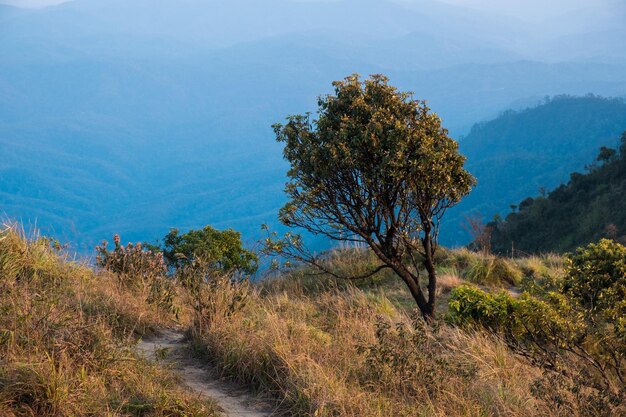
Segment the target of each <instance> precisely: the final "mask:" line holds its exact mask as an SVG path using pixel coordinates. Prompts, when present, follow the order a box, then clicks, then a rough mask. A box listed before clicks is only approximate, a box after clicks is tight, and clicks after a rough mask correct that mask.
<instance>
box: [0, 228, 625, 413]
mask: <svg viewBox="0 0 626 417" xmlns="http://www.w3.org/2000/svg"><path fill="white" fill-rule="evenodd" d="M50 243H51V241H50V240H48V239H41V238H34V239H30V240H29V239H26V238H25V237H24V236H23V235H21V234H20V233H19V232H18V231H17V229H16V228H15V227H4V228H3V229H2V230H1V231H0V290H1V291H0V311H2V312H3V314H2V315H0V325H1V329H2V330H1V331H0V415H2V416H15V417H22V416H24V417H27V416H33V415H36V416H59V417H61V416H82V415H112V416H137V417H139V416H144V417H165V416H174V417H183V416H185V417H187V416H189V417H200V416H202V417H208V416H217V415H222V414H220V412H219V410H216V409H215V405H214V403H213V402H210V401H209V402H207V401H202V400H201V399H200V394H201V393H202V392H203V388H207V387H208V385H207V384H208V382H207V381H216V383H217V384H218V385H221V386H222V387H225V388H226V389H230V390H231V391H230V394H228V392H227V393H226V394H222V395H226V396H228V395H230V397H231V400H232V398H235V399H236V398H241V395H242V394H240V392H244V394H243V396H244V397H245V398H248V400H249V401H251V402H252V403H254V402H257V401H259V399H258V397H256V396H255V395H256V394H255V393H257V394H258V393H262V394H264V395H265V396H264V398H265V399H267V400H270V401H269V402H268V403H267V404H268V405H270V404H276V406H277V407H278V409H277V410H275V411H276V413H275V414H272V415H292V416H302V417H307V416H311V417H312V416H316V417H333V416H342V417H362V416H379V417H384V416H414V415H423V416H429V417H430V416H432V417H435V416H442V415H451V416H460V415H461V416H462V415H468V416H474V415H491V416H502V417H504V416H511V415H515V416H520V417H526V416H528V417H530V416H536V415H555V416H562V417H565V416H576V417H583V416H584V417H596V416H597V417H604V416H609V415H623V412H624V411H625V409H624V407H626V395H625V394H626V393H624V389H623V384H622V385H621V386H620V385H619V383H618V381H617V380H616V377H615V376H614V373H615V370H616V369H617V371H619V372H623V370H624V366H626V364H623V363H622V362H620V361H618V362H617V364H616V365H613V363H612V362H610V361H609V360H608V359H606V358H607V357H608V356H603V355H605V354H606V346H605V343H604V342H606V343H608V344H609V346H610V348H611V349H619V352H623V351H624V346H626V345H625V344H624V342H623V339H617V338H616V337H619V334H617V336H614V335H613V334H612V333H610V332H608V333H602V332H603V331H604V329H605V327H602V326H598V327H597V328H591V327H582V330H578V328H572V329H570V327H568V329H570V330H571V331H572V332H577V331H580V332H582V335H581V336H579V333H573V334H571V335H570V334H569V333H562V334H561V333H559V334H558V337H559V338H558V339H556V341H557V342H558V345H557V347H556V350H554V349H555V347H554V341H555V340H554V339H553V338H550V337H549V336H545V333H542V330H543V328H542V327H541V325H545V323H546V322H547V323H548V325H550V326H552V325H563V324H562V323H563V321H562V320H565V323H569V322H570V321H568V320H571V318H570V315H571V314H572V310H571V309H563V311H561V310H555V309H554V306H553V305H552V304H549V302H550V300H549V299H545V300H544V299H541V298H539V297H540V296H541V294H544V293H545V292H546V290H550V291H560V290H559V288H561V287H562V286H561V283H562V282H564V280H565V279H567V276H568V275H567V273H568V272H567V268H566V267H565V266H566V265H567V262H565V259H564V258H561V257H559V256H556V255H548V256H542V257H526V258H521V259H511V258H499V257H497V256H494V255H485V254H477V253H472V252H470V251H468V250H466V249H460V250H453V251H447V250H441V251H439V253H438V256H437V258H438V266H437V271H438V274H439V278H440V279H439V289H438V293H439V296H440V303H439V309H438V310H439V313H440V315H439V317H440V319H438V320H437V322H436V323H433V326H429V325H427V324H426V323H425V322H424V321H423V320H422V319H421V318H420V317H421V316H417V315H416V313H415V311H414V307H415V304H414V301H412V299H411V297H410V295H409V293H408V291H407V290H406V287H405V286H404V284H403V283H402V282H401V280H400V279H399V278H398V277H397V276H394V275H393V274H392V273H389V272H388V271H387V272H385V273H383V272H381V273H379V274H378V275H376V276H374V277H372V278H370V279H367V280H365V281H359V282H356V283H354V282H351V281H345V280H336V279H334V278H333V277H332V276H330V275H327V274H322V275H320V274H319V271H311V270H309V269H307V268H302V267H298V266H296V267H294V268H292V269H288V270H285V271H281V272H279V273H278V274H277V275H275V276H272V277H268V279H266V280H263V281H261V282H258V283H251V282H248V281H246V280H243V281H242V280H237V279H233V278H234V277H229V276H226V277H225V276H223V275H222V274H223V271H222V274H215V273H216V272H217V271H212V272H208V271H206V270H204V269H203V268H202V267H200V269H194V268H196V267H197V265H196V266H194V267H192V268H187V267H183V268H180V269H177V270H176V271H173V275H171V276H169V277H168V276H166V275H165V269H164V268H163V264H159V263H158V262H156V263H154V262H153V261H154V260H155V259H157V258H158V257H159V256H160V254H158V253H153V252H147V251H144V250H142V249H141V248H140V247H138V246H132V245H131V246H129V247H128V248H124V249H122V248H118V249H116V250H115V251H111V252H108V255H107V257H106V258H100V261H104V262H102V263H100V266H101V268H99V269H97V270H92V269H91V268H88V267H86V266H83V265H79V264H76V263H74V262H71V261H68V260H67V258H66V257H64V256H63V254H62V253H61V252H60V251H59V249H58V247H57V248H56V249H55V245H52V246H51V245H50ZM603 244H604V245H606V244H607V243H606V242H605V243H603ZM592 249H593V248H592ZM608 249H609V251H610V250H613V252H608V253H609V254H612V256H613V258H615V259H614V260H611V259H610V258H607V259H606V260H604V261H612V262H614V263H615V265H613V266H615V267H616V268H620V265H621V268H622V269H623V268H624V263H623V262H624V259H626V248H625V247H619V246H618V247H616V248H612V247H609V248H608ZM618 250H619V252H618ZM100 255H104V254H103V253H102V252H101V253H100ZM109 256H110V257H109ZM120 261H122V262H120ZM326 261H327V262H328V266H329V267H331V268H332V269H333V270H335V271H341V272H342V273H345V274H358V273H359V271H362V270H366V269H369V268H371V265H372V263H373V262H376V259H375V257H374V255H373V254H372V253H371V252H368V251H365V250H360V249H355V250H339V251H333V252H331V253H329V255H328V257H327V258H326ZM619 271H620V270H617V269H616V270H615V274H616V276H617V274H619V273H620V272H619ZM570 279H571V278H570ZM622 279H623V277H622ZM479 288H481V289H482V290H481V289H479ZM565 288H567V287H565ZM483 290H484V291H483ZM522 292H523V293H522ZM538 294H539V295H538ZM618 296H620V295H619V294H617V295H614V296H613V297H618ZM558 300H559V302H560V304H559V305H560V306H563V305H564V303H569V302H570V301H569V300H570V299H569V298H559V299H558ZM537 306H541V308H537ZM566 306H570V304H566ZM572 308H576V310H575V313H577V312H579V311H581V310H578V308H579V306H578V305H576V304H573V305H572ZM582 311H586V310H582ZM485 312H486V322H485V327H484V329H482V330H481V328H480V327H479V326H480V325H481V319H483V318H484V317H483V316H482V314H484V313H485ZM543 314H545V316H544V315H543ZM615 314H621V315H620V316H619V317H623V313H619V312H615ZM576 317H580V316H576ZM519 320H523V321H524V324H525V325H526V326H527V327H525V328H526V329H529V328H530V330H526V331H534V332H537V333H536V335H537V336H541V337H544V339H541V344H540V345H538V346H539V347H541V348H542V350H538V349H536V348H537V346H536V345H533V344H532V343H533V342H534V341H536V340H537V339H536V338H534V337H533V338H532V339H531V340H530V341H529V340H527V339H526V337H527V336H528V335H526V333H524V330H523V329H524V327H522V326H520V325H519ZM555 320H558V321H555ZM500 322H502V323H506V326H508V327H506V328H505V329H506V330H507V331H508V332H507V333H506V334H505V333H501V332H499V331H496V328H495V327H490V326H495V325H500ZM537 323H539V324H537ZM591 323H592V324H593V325H597V322H595V321H592V322H591ZM528 326H530V327H528ZM533 326H536V327H533ZM550 328H551V329H552V328H553V327H550ZM559 329H560V328H559ZM151 334H158V335H160V336H158V337H156V338H152V339H151V338H150V335H151ZM530 336H535V334H530ZM602 336H608V337H609V338H608V339H605V338H602ZM509 337H518V338H519V339H509ZM561 337H562V338H561ZM138 339H144V340H140V343H138V344H137V340H138ZM580 340H583V342H585V343H593V346H597V347H598V349H602V350H599V353H595V352H591V353H589V355H594V356H590V358H592V359H594V361H593V362H589V361H587V360H586V359H587V357H585V358H584V359H581V358H579V357H577V356H575V353H578V351H574V353H572V352H571V351H569V350H567V349H565V348H570V347H571V348H572V349H577V348H578V347H579V345H577V344H576V343H581V342H580ZM529 343H530V344H529ZM585 343H583V346H584V345H585ZM533 347H534V348H535V350H533V349H532V348H533ZM516 349H517V350H516ZM545 352H547V354H548V355H549V360H552V361H558V364H559V368H557V369H558V370H555V369H554V368H551V367H550V364H551V363H550V362H548V363H546V362H543V361H542V360H545V357H544V356H542V355H543V354H545ZM146 355H148V356H146ZM598 361H600V362H598ZM600 366H601V367H602V368H601V369H602V371H603V372H602V374H599V373H598V372H596V369H597V367H600ZM604 366H606V367H604ZM177 372H180V374H178V373H177ZM561 372H562V373H561ZM213 374H215V375H219V376H220V377H221V378H216V377H213V376H211V375H213ZM226 379H228V380H230V381H231V382H230V383H228V382H225V381H226ZM232 381H236V382H237V384H236V385H233V382H232ZM554 381H557V382H558V384H554V383H553V382H554ZM603 383H604V384H608V387H609V388H610V389H611V390H610V391H606V390H605V389H602V388H598V387H603V386H604V385H599V384H603ZM184 384H189V385H188V386H185V385H184ZM242 384H243V385H242ZM616 384H617V385H616ZM580 386H582V387H583V389H584V390H585V391H584V392H585V395H580V392H579V389H580V388H578V387H580ZM615 386H617V388H615ZM235 387H237V388H235ZM451 387H454V389H451ZM233 390H234V391H233ZM218 391H219V390H216V388H215V385H213V388H212V389H208V390H206V392H208V393H209V394H210V395H213V394H214V393H216V392H218ZM613 392H615V395H613ZM210 395H209V398H210ZM202 398H204V397H202ZM557 398H565V399H567V401H564V402H563V403H561V402H559V401H555V399H557ZM221 399H222V400H223V399H224V398H223V397H222V398H221ZM425 399H426V400H425ZM235 401H236V400H235ZM226 403H227V404H228V402H226ZM230 403H231V404H232V401H231V402H230ZM218 404H220V402H219V401H218ZM272 407H274V406H272ZM226 411H228V410H226ZM228 415H232V416H237V417H239V416H247V415H259V416H261V415H263V416H265V415H270V413H266V414H258V413H250V412H241V413H239V412H233V413H230V412H228Z"/></svg>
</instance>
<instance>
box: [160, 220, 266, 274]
mask: <svg viewBox="0 0 626 417" xmlns="http://www.w3.org/2000/svg"><path fill="white" fill-rule="evenodd" d="M163 256H164V258H165V261H166V263H167V265H168V266H169V267H170V268H180V267H182V266H185V265H189V264H191V263H192V262H193V261H194V260H196V259H198V260H201V261H202V262H204V263H206V264H208V266H210V267H211V268H213V269H216V270H220V271H224V272H242V273H246V274H253V273H255V272H256V271H257V269H258V257H257V256H256V254H254V253H253V252H251V251H248V250H246V249H245V248H244V247H243V244H242V242H241V234H240V233H239V232H236V231H234V230H232V229H228V230H224V231H220V230H216V229H214V228H212V227H211V226H206V227H204V228H203V229H199V230H190V231H189V232H187V233H183V234H181V233H180V232H179V230H178V229H171V230H170V232H169V233H168V234H167V235H166V236H165V237H164V238H163Z"/></svg>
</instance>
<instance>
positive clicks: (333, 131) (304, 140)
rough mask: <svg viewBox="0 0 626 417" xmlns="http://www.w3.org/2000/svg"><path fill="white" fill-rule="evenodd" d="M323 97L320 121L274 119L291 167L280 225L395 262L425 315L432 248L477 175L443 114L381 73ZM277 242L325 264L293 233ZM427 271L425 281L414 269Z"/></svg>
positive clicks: (433, 282)
mask: <svg viewBox="0 0 626 417" xmlns="http://www.w3.org/2000/svg"><path fill="white" fill-rule="evenodd" d="M333 86H334V88H335V94H334V95H328V96H324V97H320V98H319V100H318V105H319V110H318V118H317V120H311V115H310V114H305V115H294V116H290V117H288V118H287V122H286V124H284V125H282V124H276V125H274V131H275V133H276V137H277V140H278V141H279V142H282V143H284V144H285V149H284V157H285V159H286V160H287V161H289V163H290V164H291V169H290V170H289V172H288V176H289V182H288V184H287V186H286V189H285V191H286V193H287V195H288V197H289V202H288V203H287V204H286V205H285V206H284V207H283V208H282V209H281V211H280V215H279V217H280V220H281V222H282V223H283V224H285V225H287V226H289V227H294V228H302V229H304V230H306V231H308V232H310V233H313V234H316V235H322V236H325V237H327V238H330V239H332V240H336V241H348V242H354V243H358V244H366V245H367V246H369V247H370V248H371V250H372V251H373V252H374V253H375V254H376V256H377V257H378V259H379V260H380V265H379V266H378V267H376V268H374V269H373V270H372V271H369V272H368V273H367V274H365V275H363V276H361V277H352V278H362V277H366V276H371V275H373V274H374V273H376V272H378V271H380V270H382V269H385V268H390V269H392V270H393V271H394V272H395V273H396V274H397V275H398V276H399V277H400V278H401V279H402V280H403V281H404V282H405V284H406V285H407V287H408V288H409V290H410V292H411V295H412V296H413V298H414V299H415V302H416V303H417V305H418V307H419V309H420V311H421V312H422V315H423V316H424V318H425V319H427V320H430V319H432V318H433V317H434V314H435V303H436V296H435V294H436V291H435V290H436V286H437V276H436V272H435V251H436V249H437V236H438V234H439V225H440V221H441V218H442V216H443V215H444V213H445V211H446V210H447V209H448V208H450V207H452V206H454V205H455V204H456V203H457V202H458V201H459V200H460V199H461V198H462V197H463V196H465V195H466V194H467V193H469V191H470V189H471V187H472V186H473V184H474V183H475V180H474V178H473V177H472V176H471V175H470V174H469V173H468V172H467V171H465V169H464V168H463V164H464V161H465V158H464V157H463V156H461V155H460V154H459V152H458V144H457V143H456V142H455V141H454V140H452V139H451V138H450V137H449V136H448V132H447V130H446V129H444V128H443V127H442V126H441V119H440V118H439V117H438V116H437V115H436V114H434V113H431V112H430V109H429V108H428V107H427V106H426V103H425V102H424V101H419V100H414V99H413V96H412V94H411V93H406V92H400V91H398V90H397V89H396V88H394V87H392V86H391V85H389V84H388V79H387V78H386V77H385V76H383V75H373V76H371V78H369V79H367V80H365V81H361V79H360V78H359V76H358V75H352V76H349V77H347V78H345V79H344V80H343V81H336V82H334V83H333ZM273 243H274V244H275V246H274V249H276V250H277V251H280V252H282V253H283V255H286V256H290V257H292V258H295V259H297V260H299V261H304V262H307V263H309V264H311V265H315V266H317V267H321V268H324V266H323V265H322V262H320V259H319V258H318V257H316V256H313V255H311V253H310V252H308V251H307V250H306V249H305V248H304V246H303V245H302V240H301V238H300V237H299V236H298V235H288V239H287V240H283V241H281V242H278V243H277V242H273ZM422 270H425V271H426V275H427V277H428V280H427V281H428V283H427V288H425V289H424V288H422V285H421V283H420V275H421V274H422Z"/></svg>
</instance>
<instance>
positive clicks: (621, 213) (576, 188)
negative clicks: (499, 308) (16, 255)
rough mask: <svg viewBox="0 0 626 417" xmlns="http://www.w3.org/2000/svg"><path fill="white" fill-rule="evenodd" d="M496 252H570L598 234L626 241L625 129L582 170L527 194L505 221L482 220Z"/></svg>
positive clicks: (594, 238) (593, 239) (597, 237)
mask: <svg viewBox="0 0 626 417" xmlns="http://www.w3.org/2000/svg"><path fill="white" fill-rule="evenodd" d="M487 233H489V234H490V235H491V247H492V249H493V250H494V251H496V252H498V253H510V252H511V251H512V250H519V251H522V252H526V253H537V252H550V251H559V252H564V251H571V250H573V249H575V248H576V247H578V246H580V245H584V244H587V243H590V242H594V241H597V240H598V239H600V238H602V237H608V238H612V239H617V240H618V241H620V242H626V132H624V133H623V134H622V137H621V145H620V148H619V149H618V150H615V149H611V148H608V147H603V148H602V150H601V152H600V155H599V156H598V158H597V160H596V162H594V163H593V164H591V165H590V166H589V167H588V172H586V173H585V174H580V173H573V174H571V176H570V180H569V182H568V183H567V184H562V185H561V186H559V187H558V188H556V189H554V190H553V191H551V192H550V193H549V194H547V195H540V196H537V197H535V198H531V197H529V198H526V199H525V200H523V201H521V202H520V203H519V204H518V205H517V206H516V207H515V210H514V211H513V212H512V213H510V214H509V215H507V216H506V219H505V220H504V221H493V222H490V223H489V224H487Z"/></svg>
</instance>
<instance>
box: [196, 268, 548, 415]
mask: <svg viewBox="0 0 626 417" xmlns="http://www.w3.org/2000/svg"><path fill="white" fill-rule="evenodd" d="M456 280H457V278H456V277H455V278H450V279H449V281H448V282H449V284H450V285H456V284H457V281H456ZM285 288H288V290H285ZM385 326H387V327H388V330H384V329H385ZM398 329H401V330H398ZM418 339H419V340H421V342H416V340H418ZM195 340H196V346H197V347H198V350H199V351H200V352H202V353H204V355H205V356H206V357H207V358H209V359H210V360H211V361H212V362H213V363H215V364H216V365H218V366H219V367H220V368H221V369H222V370H223V372H224V374H226V375H229V376H231V377H234V378H236V379H238V380H240V381H242V382H244V383H247V384H251V385H252V386H254V387H256V388H257V389H259V390H261V391H264V392H267V393H270V394H272V395H274V396H275V397H277V398H278V399H279V400H280V401H281V402H282V404H283V406H284V407H285V408H286V409H287V410H288V412H289V414H290V415H295V416H380V417H383V416H486V415H500V416H535V415H547V414H546V413H548V412H549V411H550V410H549V408H547V407H546V406H545V404H543V403H541V402H540V401H538V400H536V399H535V398H534V397H533V396H532V394H531V392H530V386H531V383H532V381H533V380H535V379H537V378H538V377H539V376H540V371H539V370H538V369H537V368H535V367H533V366H531V365H529V364H527V363H526V362H524V361H523V360H522V359H520V358H518V357H516V356H515V355H513V354H512V353H511V352H509V350H508V348H507V347H506V345H505V344H504V343H503V342H502V341H500V340H498V339H496V338H493V337H491V336H488V335H485V334H482V333H466V332H464V331H461V330H458V329H456V328H453V327H450V326H447V325H442V326H441V327H440V328H439V329H437V330H430V329H425V328H421V327H419V326H418V328H415V327H414V326H413V325H412V320H411V318H410V316H409V315H407V314H406V312H405V311H403V310H399V309H397V308H396V307H394V305H393V304H392V303H391V302H390V301H389V300H388V299H387V298H386V296H385V295H384V293H383V292H381V291H362V290H360V289H357V288H353V287H352V288H348V289H346V290H336V289H331V290H328V291H326V292H317V293H315V294H314V295H307V292H306V291H305V290H303V289H302V288H301V289H299V290H298V288H297V280H295V282H294V281H291V282H290V283H289V285H285V283H284V282H283V283H282V284H280V285H269V286H268V285H265V286H264V287H263V289H262V291H261V290H258V289H254V288H252V289H250V294H249V302H248V304H247V306H246V307H245V308H243V309H242V310H240V311H238V312H237V313H236V314H234V315H232V316H230V317H220V316H216V317H214V318H213V319H211V320H209V321H207V326H206V327H204V328H203V329H202V331H198V332H196V333H195ZM424 340H425V341H424Z"/></svg>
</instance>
